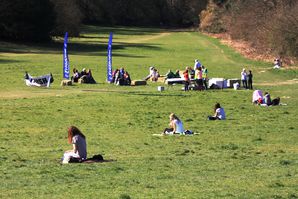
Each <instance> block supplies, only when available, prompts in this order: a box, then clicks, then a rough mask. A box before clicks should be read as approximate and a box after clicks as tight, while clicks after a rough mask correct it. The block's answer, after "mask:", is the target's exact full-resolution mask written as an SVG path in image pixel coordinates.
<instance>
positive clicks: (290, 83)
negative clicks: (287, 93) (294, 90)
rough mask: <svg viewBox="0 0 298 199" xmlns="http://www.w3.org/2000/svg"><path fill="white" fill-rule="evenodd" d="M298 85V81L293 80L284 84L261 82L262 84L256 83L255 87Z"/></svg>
mask: <svg viewBox="0 0 298 199" xmlns="http://www.w3.org/2000/svg"><path fill="white" fill-rule="evenodd" d="M297 83H298V79H291V80H287V81H284V82H260V83H255V85H258V86H281V85H293V84H297Z"/></svg>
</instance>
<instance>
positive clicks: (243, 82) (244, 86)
mask: <svg viewBox="0 0 298 199" xmlns="http://www.w3.org/2000/svg"><path fill="white" fill-rule="evenodd" d="M242 86H243V88H247V81H246V80H242Z"/></svg>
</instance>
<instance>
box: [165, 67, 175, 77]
mask: <svg viewBox="0 0 298 199" xmlns="http://www.w3.org/2000/svg"><path fill="white" fill-rule="evenodd" d="M165 76H166V79H171V78H175V74H174V73H173V72H172V70H171V69H170V70H169V71H168V72H167V74H166V75H165Z"/></svg>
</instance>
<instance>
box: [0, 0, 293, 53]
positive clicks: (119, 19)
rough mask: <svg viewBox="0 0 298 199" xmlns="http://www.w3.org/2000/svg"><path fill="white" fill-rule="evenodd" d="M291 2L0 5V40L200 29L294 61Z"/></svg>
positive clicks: (75, 0)
mask: <svg viewBox="0 0 298 199" xmlns="http://www.w3.org/2000/svg"><path fill="white" fill-rule="evenodd" d="M297 13H298V1H297V0H262V1H260V0H150V1H148V0H0V39H1V40H12V41H46V40H50V38H51V37H52V36H59V35H63V34H64V33H65V32H66V31H68V32H69V34H70V35H71V36H78V35H79V33H80V26H81V25H83V24H94V25H99V26H114V25H124V26H155V27H156V26H158V27H163V28H186V27H200V30H201V31H205V32H211V33H226V34H229V35H230V36H231V38H233V39H242V40H246V41H249V42H251V43H252V44H253V45H254V47H255V48H257V49H259V50H260V51H263V52H264V51H266V52H268V53H275V54H278V55H280V56H291V57H296V58H297V57H298V15H297Z"/></svg>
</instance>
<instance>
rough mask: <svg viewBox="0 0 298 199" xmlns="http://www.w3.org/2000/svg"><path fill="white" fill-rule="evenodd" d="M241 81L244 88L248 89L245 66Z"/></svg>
mask: <svg viewBox="0 0 298 199" xmlns="http://www.w3.org/2000/svg"><path fill="white" fill-rule="evenodd" d="M241 81H242V86H243V88H245V89H247V73H246V70H245V68H243V70H242V72H241Z"/></svg>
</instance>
